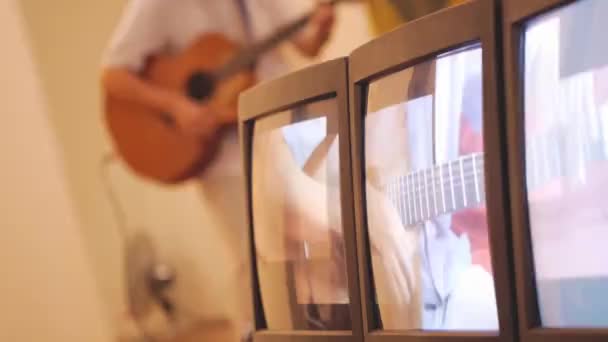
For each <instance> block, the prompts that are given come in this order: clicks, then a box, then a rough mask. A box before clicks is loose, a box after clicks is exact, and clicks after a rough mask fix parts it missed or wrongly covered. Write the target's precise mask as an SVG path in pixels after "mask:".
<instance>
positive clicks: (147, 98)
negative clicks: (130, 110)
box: [102, 67, 180, 112]
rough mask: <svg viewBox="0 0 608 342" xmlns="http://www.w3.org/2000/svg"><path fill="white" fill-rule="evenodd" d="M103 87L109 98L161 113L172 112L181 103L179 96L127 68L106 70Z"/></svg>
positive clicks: (103, 76)
mask: <svg viewBox="0 0 608 342" xmlns="http://www.w3.org/2000/svg"><path fill="white" fill-rule="evenodd" d="M102 85H103V88H104V90H105V92H106V94H107V95H109V96H112V97H114V98H118V99H121V100H125V101H129V102H134V103H137V104H140V105H145V106H149V107H152V108H154V109H156V110H160V111H165V112H172V111H173V108H175V107H176V106H177V103H178V102H179V101H180V96H178V94H175V93H173V92H171V91H168V90H165V89H163V88H161V87H157V86H155V85H153V84H151V83H148V82H146V81H145V80H143V79H141V78H140V77H139V76H138V75H137V74H135V73H134V72H132V71H130V70H128V69H127V68H121V67H110V68H107V69H105V70H104V71H103V75H102Z"/></svg>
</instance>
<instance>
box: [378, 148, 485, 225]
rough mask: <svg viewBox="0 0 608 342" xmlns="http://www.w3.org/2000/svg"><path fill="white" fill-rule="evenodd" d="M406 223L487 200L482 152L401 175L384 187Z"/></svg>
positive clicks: (416, 222) (415, 222)
mask: <svg viewBox="0 0 608 342" xmlns="http://www.w3.org/2000/svg"><path fill="white" fill-rule="evenodd" d="M384 192H385V194H387V196H388V197H389V198H390V199H391V200H392V201H393V203H394V204H395V206H396V208H397V210H398V211H399V214H400V216H401V219H402V222H403V224H404V225H405V226H412V225H415V224H418V223H421V222H423V221H426V220H429V219H431V218H433V217H437V216H439V215H442V214H446V213H450V212H453V211H457V210H460V209H464V208H470V207H475V206H477V205H479V203H482V202H483V201H485V177H484V158H483V154H482V153H474V154H469V155H466V156H462V157H460V158H458V159H455V160H452V161H450V162H447V163H444V164H439V165H435V166H432V167H430V168H428V169H424V170H419V171H414V172H411V173H409V174H407V175H405V176H402V177H398V178H397V179H395V180H394V181H393V182H391V183H389V184H387V185H386V186H385V187H384Z"/></svg>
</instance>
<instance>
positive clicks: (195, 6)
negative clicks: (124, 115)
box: [103, 0, 310, 320]
mask: <svg viewBox="0 0 608 342" xmlns="http://www.w3.org/2000/svg"><path fill="white" fill-rule="evenodd" d="M244 2H245V3H246V6H247V12H248V16H249V20H250V29H251V30H250V31H249V34H250V37H251V38H252V39H253V40H258V39H261V38H264V37H266V36H267V35H269V34H271V33H272V32H273V31H274V30H275V29H276V28H278V27H279V26H280V25H281V24H284V23H287V22H289V21H290V20H292V19H296V18H298V17H299V16H300V15H302V14H303V13H305V12H306V11H307V10H309V9H310V7H309V6H308V5H309V3H308V2H303V1H296V2H294V1H284V0H245V1H244ZM242 18H243V17H242V15H241V12H240V10H239V7H238V4H237V0H132V1H131V2H129V3H128V5H127V7H126V9H125V12H124V13H123V16H122V18H121V20H120V22H119V24H118V26H117V29H116V31H115V33H114V35H113V37H112V39H111V41H110V44H109V47H108V49H107V50H106V52H105V55H104V59H103V64H104V66H105V67H112V66H114V67H115V66H121V67H127V68H129V69H131V70H133V71H135V72H137V71H139V70H140V69H141V68H142V67H143V66H144V64H145V61H146V59H147V58H148V57H150V56H151V55H153V54H155V53H159V52H169V53H171V52H178V51H180V50H182V49H184V48H187V47H188V46H189V44H191V43H192V42H193V41H194V40H195V39H197V38H198V37H200V35H201V34H204V33H207V32H219V33H222V34H224V35H226V36H227V37H228V38H229V39H232V40H233V41H235V42H237V43H246V40H247V39H246V37H247V34H246V29H245V27H246V26H245V25H244V24H243V20H242ZM286 71H287V63H286V62H285V60H284V59H283V57H282V55H281V52H280V51H279V50H276V49H275V50H273V51H270V52H269V53H267V54H266V55H264V56H262V58H261V59H260V60H259V61H258V68H257V70H256V72H257V76H258V78H259V79H260V80H262V81H263V80H268V79H270V78H273V77H276V76H279V75H280V74H282V73H284V72H286ZM241 162H242V159H241V154H240V148H239V144H238V137H237V132H236V130H234V131H232V132H229V133H228V134H226V135H225V136H224V140H223V142H222V146H221V149H220V152H219V154H218V156H217V158H216V160H215V161H214V162H213V164H212V165H211V166H210V167H209V168H208V169H207V170H206V171H205V172H204V173H203V174H202V175H201V177H200V187H201V194H202V206H203V207H202V208H201V215H203V214H204V215H205V221H206V222H205V226H206V227H201V229H202V230H203V229H204V230H209V229H214V230H217V231H219V232H220V235H221V236H222V238H224V240H225V241H221V242H218V243H222V244H225V245H227V246H228V247H227V249H230V251H229V253H230V254H232V256H233V260H226V259H225V256H224V257H223V258H221V262H222V265H225V270H226V273H227V274H228V275H223V276H222V277H227V278H228V279H229V280H228V282H229V284H227V286H226V288H224V289H221V291H222V293H217V294H216V296H215V297H217V298H225V299H224V300H225V301H230V302H232V303H237V305H236V306H237V307H235V308H234V310H235V312H236V313H235V315H240V313H239V311H240V312H243V311H250V310H251V308H250V303H251V301H250V299H249V294H250V289H249V287H248V285H249V278H248V272H247V271H248V265H247V263H246V262H245V260H246V259H245V258H246V256H245V253H244V251H246V244H245V243H246V239H245V238H244V237H245V201H244V200H245V195H244V181H243V174H242V167H241ZM208 257H209V258H215V257H218V256H213V255H209V256H208ZM218 258H220V257H218ZM218 262H220V261H219V260H218ZM205 271H206V272H211V271H208V270H204V269H203V270H196V273H200V272H205ZM213 271H215V270H213ZM209 276H210V277H214V276H219V275H215V274H210V275H209ZM185 277H187V274H186V275H185ZM205 290H208V289H200V291H205ZM182 297H183V296H182ZM235 298H238V299H235ZM204 304H205V305H208V304H211V305H213V303H204ZM177 305H178V306H179V305H180V303H177ZM192 306H193V307H194V306H196V305H192ZM238 306H240V307H238ZM201 310H202V311H210V312H215V311H217V310H214V309H213V308H201ZM202 314H204V312H203V313H202ZM230 315H232V314H230ZM246 316H250V315H249V314H248V315H246ZM231 318H233V319H237V320H238V319H242V318H243V317H242V316H241V317H231Z"/></svg>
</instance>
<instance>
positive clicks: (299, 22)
mask: <svg viewBox="0 0 608 342" xmlns="http://www.w3.org/2000/svg"><path fill="white" fill-rule="evenodd" d="M340 1H341V0H331V1H327V2H328V3H329V4H330V5H335V4H336V3H338V2H340ZM312 15H313V12H309V13H307V14H305V15H302V16H301V17H299V18H297V19H296V20H294V21H292V22H290V23H287V24H285V25H283V26H281V27H279V29H277V30H276V32H275V33H274V34H272V35H270V36H269V37H267V38H266V39H263V40H261V41H259V42H256V43H253V44H251V45H250V46H247V47H245V48H243V49H242V50H241V52H240V53H239V54H238V55H236V56H235V57H234V58H233V59H232V60H231V61H229V62H228V63H227V64H226V65H224V67H222V68H221V69H220V70H218V71H217V72H216V73H215V76H216V78H219V79H223V78H226V77H229V76H231V75H233V74H235V73H237V72H239V71H241V70H243V69H247V68H251V67H253V66H254V65H255V63H256V61H257V60H258V58H259V57H260V56H261V55H263V54H265V53H266V52H268V51H270V50H272V49H274V48H275V47H277V46H278V45H279V44H281V43H282V42H284V41H285V40H287V39H289V38H290V37H292V36H293V35H294V34H295V33H296V32H297V31H299V30H300V29H301V28H303V27H304V26H305V25H306V23H308V21H309V20H310V18H311V17H312Z"/></svg>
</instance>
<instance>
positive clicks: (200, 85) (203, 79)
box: [186, 71, 215, 101]
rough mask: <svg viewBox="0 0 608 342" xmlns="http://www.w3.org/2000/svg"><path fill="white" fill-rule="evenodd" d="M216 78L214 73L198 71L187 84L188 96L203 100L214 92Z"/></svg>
mask: <svg viewBox="0 0 608 342" xmlns="http://www.w3.org/2000/svg"><path fill="white" fill-rule="evenodd" d="M214 86H215V80H214V78H213V76H212V75H210V74H208V73H205V72H202V71H197V72H195V73H194V74H192V75H191V76H190V78H189V79H188V83H187V84H186V88H187V89H186V90H187V93H188V96H189V97H190V98H192V99H194V100H197V101H203V100H205V99H206V98H208V97H210V96H211V94H212V93H213V88H214Z"/></svg>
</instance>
